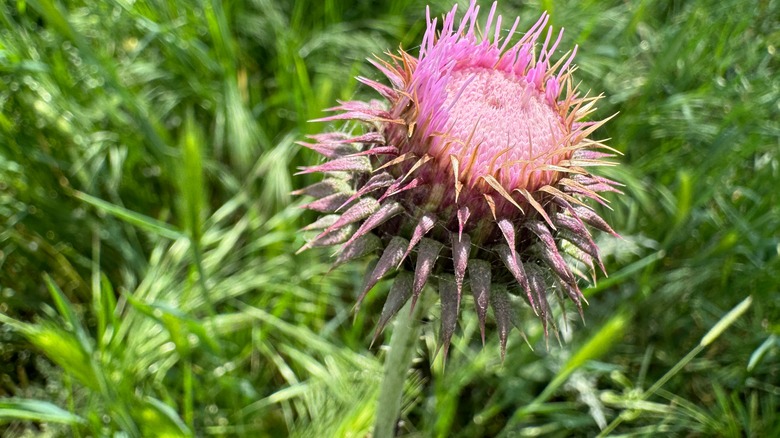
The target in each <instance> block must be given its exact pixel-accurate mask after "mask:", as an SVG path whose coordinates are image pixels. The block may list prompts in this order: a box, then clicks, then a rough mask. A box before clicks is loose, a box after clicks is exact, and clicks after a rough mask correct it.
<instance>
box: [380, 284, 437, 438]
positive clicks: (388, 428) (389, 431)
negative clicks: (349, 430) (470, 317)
mask: <svg viewBox="0 0 780 438" xmlns="http://www.w3.org/2000/svg"><path fill="white" fill-rule="evenodd" d="M423 298H424V297H423ZM425 301H426V300H425V299H421V300H419V301H418V302H417V305H416V306H415V307H414V311H413V312H410V311H409V306H410V305H411V304H410V303H411V300H410V301H407V303H406V304H405V305H404V307H403V308H402V309H401V310H400V311H399V312H398V315H397V316H396V320H395V328H394V329H393V337H392V338H391V339H390V351H389V352H388V353H387V356H386V357H385V372H384V376H383V377H382V386H381V387H380V389H379V399H378V401H377V409H376V420H375V423H374V435H373V436H374V438H391V437H394V436H395V427H396V424H397V422H398V417H399V416H400V414H401V401H402V397H403V393H404V386H405V383H406V375H407V373H408V372H409V367H410V365H411V362H412V357H413V355H414V348H415V345H417V337H418V333H419V331H420V323H419V321H420V315H421V314H422V311H423V308H424V307H426V306H425Z"/></svg>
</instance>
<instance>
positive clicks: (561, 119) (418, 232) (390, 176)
mask: <svg viewBox="0 0 780 438" xmlns="http://www.w3.org/2000/svg"><path fill="white" fill-rule="evenodd" d="M479 9H480V8H479V6H478V5H477V4H476V2H475V1H472V3H471V5H470V6H469V8H468V10H467V11H466V13H465V15H464V16H463V17H462V18H461V20H460V22H459V23H456V11H457V6H455V7H453V8H452V10H451V11H450V12H449V13H448V14H446V15H445V16H444V19H443V23H442V28H441V29H440V30H437V28H438V26H437V20H436V19H431V18H430V12H429V11H428V13H427V23H428V28H427V30H426V32H425V36H424V37H423V41H422V45H421V47H420V54H419V57H418V58H415V57H413V56H412V55H410V54H408V53H406V52H404V51H399V53H398V54H397V55H389V56H390V59H389V60H381V59H378V60H376V61H372V63H373V64H374V65H375V66H376V67H377V68H378V69H379V70H380V71H381V72H382V73H383V74H384V75H385V76H386V77H387V78H388V80H389V81H390V83H391V84H392V85H391V86H387V85H384V84H382V83H379V82H375V81H372V80H370V79H366V78H362V77H359V78H358V80H360V81H361V82H363V83H364V84H366V85H368V86H370V87H371V88H373V89H374V90H376V91H377V92H378V93H379V94H380V95H381V96H382V97H383V98H384V100H385V101H384V102H381V101H375V100H373V101H370V102H362V101H349V102H341V104H340V105H339V106H337V107H335V108H331V111H336V112H337V114H336V115H333V116H330V117H326V118H323V119H319V121H334V120H351V121H357V122H359V124H360V125H362V126H364V129H363V130H362V131H361V132H359V133H357V134H352V133H346V132H341V131H339V132H329V133H326V134H320V135H316V136H313V137H312V139H313V140H314V143H301V144H302V145H304V146H306V147H309V148H311V149H313V150H315V151H317V152H319V153H321V154H322V155H324V156H325V157H326V159H327V161H326V162H325V163H323V164H320V165H317V166H313V167H308V168H305V169H303V171H302V172H301V173H312V172H321V173H324V174H325V175H326V178H325V179H324V180H323V181H322V182H319V183H317V184H314V185H312V186H309V187H307V188H305V189H302V190H299V191H298V192H296V193H297V194H305V195H310V196H313V197H315V198H316V199H315V200H314V201H312V202H311V203H309V204H307V205H306V207H307V208H309V209H312V210H316V211H319V212H322V213H325V214H326V215H325V216H323V217H321V218H320V219H319V220H317V221H316V222H315V223H313V224H311V225H309V226H308V227H306V229H308V230H315V229H318V230H321V231H320V232H319V234H318V235H317V236H316V237H315V238H314V239H313V240H311V241H309V243H307V244H306V245H305V246H304V247H303V248H302V250H303V249H306V248H309V247H313V246H329V245H336V244H343V246H342V247H341V250H340V253H339V255H338V258H337V259H336V264H341V263H344V262H346V261H349V260H353V259H356V258H358V257H363V256H367V255H370V254H373V253H376V252H379V253H380V254H381V255H380V257H379V260H378V261H377V263H376V265H375V266H374V267H373V268H372V270H371V272H369V273H368V275H367V277H366V282H365V285H364V287H363V292H362V294H361V295H360V297H359V298H358V304H359V303H360V301H362V299H363V298H364V297H365V295H366V294H367V293H368V291H369V290H370V289H371V288H372V287H373V286H374V285H375V284H376V283H377V282H378V281H379V280H380V279H381V278H383V277H384V276H386V275H388V274H390V273H391V271H394V270H396V269H398V270H399V271H400V272H399V273H398V274H397V276H396V279H395V282H394V284H393V287H392V288H391V291H390V293H389V296H388V298H387V301H386V304H385V307H384V309H383V312H382V315H381V317H380V320H379V326H378V328H377V333H379V331H380V330H381V329H382V328H383V327H384V325H385V324H386V323H387V322H388V321H389V319H390V318H391V317H392V316H393V315H394V314H395V313H396V312H398V310H399V309H400V308H401V306H402V305H403V304H404V303H405V302H406V301H407V300H408V299H410V298H411V299H412V305H414V303H415V302H416V300H417V298H418V297H419V295H420V293H421V292H422V290H423V288H424V286H425V285H426V284H427V283H429V282H430V283H432V282H433V280H435V282H436V283H437V286H438V290H439V294H440V299H441V303H442V317H441V319H442V330H441V343H442V345H443V346H444V348H445V354H446V350H447V349H448V346H449V342H450V339H451V337H452V334H453V332H454V330H455V327H456V325H457V319H458V313H459V309H460V303H461V298H462V295H463V291H464V290H467V289H470V291H471V294H472V295H473V297H474V303H475V306H476V312H477V315H478V317H479V321H480V328H481V331H482V339H483V342H484V328H485V319H486V315H487V309H488V307H492V308H493V313H494V315H495V319H496V323H497V326H498V330H499V336H500V339H501V345H502V354H503V350H504V349H505V346H506V340H507V334H508V332H509V330H510V326H511V324H513V323H514V321H516V317H515V312H514V310H513V309H512V305H511V304H512V301H513V297H514V296H515V295H519V296H522V297H524V298H525V299H526V300H527V303H528V304H529V305H530V306H531V308H532V309H533V311H534V312H535V313H536V314H537V315H538V316H539V317H540V318H541V320H542V323H543V325H544V330H545V334H547V330H548V323H552V324H554V321H553V319H552V314H551V311H550V307H549V304H548V299H547V296H548V293H550V292H553V291H554V292H556V293H558V294H559V295H561V296H564V295H565V296H567V297H568V298H569V299H571V300H572V301H573V302H574V303H575V305H576V306H577V309H578V310H579V311H580V314H582V305H581V302H582V300H583V297H582V293H581V292H580V289H579V287H578V284H577V282H578V280H577V276H576V275H575V273H578V274H579V271H578V270H576V269H572V265H570V263H569V262H567V259H566V258H564V254H567V256H569V257H573V258H574V259H577V260H579V261H580V262H582V263H584V264H585V265H586V266H588V267H590V270H591V272H592V271H593V264H594V262H595V263H597V264H599V266H600V267H601V268H602V270H603V265H602V264H601V259H600V257H599V252H598V248H597V246H596V244H595V243H594V241H593V239H592V237H591V234H590V231H589V229H588V226H590V227H593V228H596V229H599V230H602V231H606V232H608V233H612V234H615V233H614V231H613V230H612V228H610V227H609V225H607V223H606V222H605V221H604V220H603V219H602V218H601V217H600V216H599V215H598V214H597V213H596V212H595V211H594V210H593V209H592V208H591V207H590V206H589V205H588V203H587V201H589V200H590V201H595V202H598V203H602V204H605V203H606V201H605V200H604V198H603V197H602V196H601V195H600V194H599V193H600V192H605V191H613V192H618V190H617V189H616V188H615V186H618V185H619V184H617V183H616V182H614V181H611V180H609V179H606V178H603V177H599V176H596V175H593V174H591V173H590V171H589V170H588V169H590V168H592V167H594V166H603V165H610V164H612V163H609V162H606V161H603V159H604V158H607V157H611V156H613V155H612V154H611V153H610V152H613V150H612V149H610V148H608V147H607V146H605V145H604V144H602V143H600V142H599V141H596V140H592V139H589V138H588V136H589V135H590V134H591V133H593V131H595V130H596V129H597V128H598V127H599V126H601V125H602V124H603V123H604V122H605V121H606V120H602V121H585V119H586V117H587V116H588V115H589V114H590V113H592V112H593V111H594V109H595V108H594V104H595V102H596V100H597V99H598V98H597V97H596V98H594V97H581V96H580V95H579V93H578V91H577V88H576V87H575V86H573V85H572V79H571V75H572V72H573V70H574V69H573V67H572V61H573V59H574V55H575V53H576V47H575V49H574V50H572V51H571V53H567V54H565V55H564V56H563V57H561V58H559V59H558V60H557V61H555V62H554V63H553V59H552V58H553V55H554V54H555V53H556V50H557V48H558V45H559V43H560V41H561V37H562V35H563V31H561V32H560V33H558V35H557V36H555V35H554V34H553V32H552V28H549V29H548V28H547V27H546V26H547V22H548V18H549V17H548V15H547V14H543V15H542V16H541V18H539V20H538V21H537V22H536V24H534V25H533V26H532V27H531V29H530V30H528V32H526V33H525V34H524V35H523V36H522V38H520V39H519V41H517V42H516V43H514V44H511V42H510V41H511V39H512V37H513V35H514V34H515V31H516V29H517V26H518V23H519V18H518V19H516V20H515V21H514V24H513V25H512V27H511V29H510V30H509V32H508V33H506V35H504V36H503V37H502V35H501V33H502V17H501V16H500V15H498V16H497V15H496V14H495V10H496V4H495V3H494V4H493V6H492V8H491V9H490V13H489V14H488V17H487V21H486V22H485V25H484V30H483V31H480V30H479V29H478V24H477V18H478V15H479ZM553 37H555V39H554V40H553ZM540 43H541V47H539V45H540ZM599 150H605V151H606V152H601V151H599ZM564 241H566V242H568V244H563V242H564ZM563 248H566V250H565V251H563ZM580 276H583V277H586V276H584V275H580ZM515 292H516V293H515Z"/></svg>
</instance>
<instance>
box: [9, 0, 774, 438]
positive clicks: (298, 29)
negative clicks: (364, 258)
mask: <svg viewBox="0 0 780 438" xmlns="http://www.w3.org/2000/svg"><path fill="white" fill-rule="evenodd" d="M375 3H377V2H369V1H359V0H349V1H347V0H344V1H336V0H326V1H322V2H314V1H312V2H308V1H292V0H291V1H289V2H278V1H271V0H247V1H242V2H221V1H208V0H200V1H190V2H185V1H181V0H136V1H134V2H131V1H126V0H110V1H93V0H80V1H79V0H27V1H24V0H13V1H7V2H4V3H2V4H0V397H2V398H0V434H2V436H20V435H21V436H23V435H25V434H26V435H27V436H34V435H48V436H60V435H66V436H67V435H73V436H104V435H113V434H114V433H117V432H119V431H123V432H125V433H126V434H127V436H148V435H150V434H154V435H163V434H168V435H170V436H181V435H184V436H187V435H190V436H211V435H214V436H237V435H238V436H241V435H243V436H258V435H260V436H286V435H293V436H301V437H306V436H365V434H366V433H368V432H369V431H370V428H371V426H372V424H373V418H374V413H375V409H376V406H375V403H376V398H377V396H378V393H379V384H380V380H381V375H382V368H381V364H382V361H383V359H384V349H383V347H376V346H375V347H374V348H373V349H372V350H369V343H370V341H371V337H372V335H373V330H374V325H375V324H376V322H377V320H378V316H379V314H380V313H381V308H382V307H381V306H382V302H383V299H382V298H383V296H384V294H385V293H386V292H387V285H385V284H380V286H379V287H377V288H376V290H375V291H373V292H372V293H371V294H369V296H368V298H367V299H366V301H365V302H364V304H363V305H362V307H361V311H360V312H359V313H358V314H357V315H353V313H352V306H353V303H354V298H355V296H356V295H357V293H358V292H359V291H358V288H359V285H360V283H361V280H362V272H363V271H364V266H362V265H361V264H359V263H358V264H352V265H348V266H343V267H340V268H339V269H337V270H334V271H332V272H330V271H329V264H328V263H329V255H330V253H329V252H328V251H307V252H304V253H302V254H300V255H294V252H295V251H296V250H297V249H298V248H299V247H300V246H301V245H302V244H303V237H302V236H301V235H300V234H299V233H298V232H297V230H298V229H299V228H300V227H301V226H302V225H304V224H305V223H307V222H308V221H309V220H310V219H311V217H310V216H309V213H304V212H303V211H302V210H301V209H299V208H298V205H300V204H301V203H302V202H303V201H302V200H300V199H294V198H292V197H290V195H289V192H290V191H292V190H294V189H295V188H298V187H302V186H304V185H306V184H307V183H311V182H314V181H315V178H316V176H299V177H293V176H292V175H293V173H294V172H295V171H296V169H297V167H298V166H303V165H307V164H311V163H313V162H315V161H316V160H317V157H316V156H315V155H314V154H312V153H310V151H307V150H300V149H299V147H298V146H296V145H295V141H297V140H300V139H302V138H303V137H304V136H305V135H306V134H311V133H314V132H317V131H318V130H321V129H322V128H323V127H322V126H321V125H320V124H313V123H308V122H307V120H309V119H313V118H316V117H319V116H321V114H322V110H323V109H324V108H327V107H329V106H332V105H333V104H334V103H335V101H336V100H337V99H347V98H350V97H353V96H356V95H357V96H365V97H372V94H371V93H370V92H369V91H370V90H366V87H360V86H358V83H357V81H356V80H354V79H353V78H354V76H357V75H365V76H368V77H371V78H377V79H378V78H379V74H378V73H377V72H375V71H374V70H373V69H372V67H371V66H370V64H368V62H366V60H365V59H366V58H368V57H370V56H371V55H372V54H381V53H382V52H384V51H386V50H394V49H395V48H396V47H398V45H399V44H401V45H402V46H403V47H404V48H405V49H408V50H410V51H411V52H412V53H415V52H416V46H417V45H418V44H419V41H420V38H421V34H422V31H423V30H424V28H423V26H424V20H423V18H424V13H425V11H424V4H423V3H419V2H414V1H411V0H404V1H397V2H386V4H384V3H383V5H382V6H377V5H376V4H375ZM430 3H431V11H432V14H433V15H441V14H442V13H443V12H445V11H446V10H449V8H450V7H451V4H449V3H448V2H444V1H441V0H436V1H431V2H430ZM520 3H521V2H515V1H508V0H506V1H502V2H501V4H500V5H499V9H500V11H501V12H502V13H504V14H505V15H510V16H515V15H520V16H521V19H522V22H523V24H524V25H527V24H530V23H532V22H533V20H534V19H535V18H536V17H538V14H539V13H540V12H541V11H542V10H544V9H547V10H549V11H550V12H551V13H552V21H553V24H554V25H555V26H556V27H558V26H563V27H565V28H566V35H565V37H564V42H563V43H562V45H563V46H571V45H573V44H578V45H579V46H580V49H579V52H578V58H577V64H578V71H577V77H578V79H579V80H581V81H582V85H581V87H582V88H583V89H586V90H587V89H591V90H593V92H594V93H600V92H603V93H604V95H605V96H606V97H605V98H604V99H603V100H602V101H601V104H600V109H599V111H598V113H597V116H599V117H607V116H609V115H611V114H613V113H618V115H617V117H616V118H615V119H614V120H613V121H611V122H610V123H609V124H607V125H606V126H605V127H604V128H603V129H602V130H601V131H600V132H599V133H598V134H599V135H600V136H601V137H604V138H607V137H609V138H611V140H610V141H609V144H610V145H611V146H613V147H615V148H617V149H619V150H620V151H622V152H623V153H624V154H625V155H624V156H623V157H621V159H620V161H621V165H620V166H618V167H615V168H611V169H610V170H609V172H610V175H609V176H612V177H613V178H614V179H617V180H619V181H623V182H625V183H626V187H625V190H624V191H625V192H626V194H625V196H613V197H611V201H612V207H613V210H611V211H609V210H604V211H603V213H604V215H605V216H606V217H607V218H608V219H609V221H610V223H612V224H614V225H615V228H616V230H617V231H618V232H619V233H620V234H621V236H622V237H623V238H622V239H614V238H608V237H600V240H599V244H600V245H601V247H602V249H603V251H604V254H605V256H606V264H607V270H608V272H609V273H610V276H609V278H602V279H600V281H599V284H598V285H597V286H595V287H592V288H590V289H588V290H585V294H586V296H587V297H588V300H589V302H590V305H589V306H588V307H587V308H586V309H585V316H586V325H585V326H583V324H582V323H580V322H578V321H576V320H574V319H572V323H571V324H569V327H571V330H570V331H565V332H564V333H563V334H562V335H561V344H563V345H559V344H558V343H557V342H556V340H555V338H552V339H551V342H550V345H549V348H546V347H545V340H544V337H543V335H542V333H541V327H540V324H539V323H538V322H537V321H536V320H535V319H534V318H533V317H531V315H527V313H528V312H527V311H524V313H522V316H523V317H524V319H523V320H522V321H521V325H522V327H523V329H524V331H525V335H526V336H527V338H528V343H529V344H530V346H532V347H533V350H532V349H531V348H529V345H527V344H526V342H525V341H524V340H523V339H522V337H521V336H520V334H519V333H518V332H517V331H515V332H512V334H511V336H510V342H509V346H508V351H507V356H506V359H505V360H504V361H503V362H502V361H501V359H500V355H499V347H498V342H497V340H496V336H489V339H491V340H490V341H489V342H488V344H487V346H485V347H484V349H483V348H482V346H481V342H480V340H479V335H478V325H477V318H476V315H474V314H473V310H471V309H472V306H471V305H469V304H466V305H464V306H463V308H464V311H463V313H464V315H463V317H462V323H461V326H460V327H459V329H458V331H457V332H456V337H455V339H454V340H453V346H452V348H451V353H450V357H449V358H448V360H447V366H446V368H445V367H443V366H442V363H441V358H436V360H434V357H433V354H434V352H435V343H436V339H437V336H436V335H437V333H436V329H435V328H434V327H438V323H437V319H438V310H437V309H436V308H434V309H432V310H431V312H430V314H429V315H427V316H426V318H425V319H424V321H423V336H422V338H421V341H420V343H419V344H418V349H417V352H416V358H417V359H416V360H415V362H414V367H413V369H412V370H411V373H410V377H409V380H408V381H407V386H406V391H405V398H404V409H403V415H404V421H403V424H402V426H401V427H400V433H401V434H402V435H404V436H421V437H422V436H469V437H474V436H497V435H500V436H525V435H538V434H545V435H551V436H571V435H582V436H593V435H597V434H598V433H599V432H600V430H602V429H603V428H605V427H607V426H608V425H610V424H611V426H609V427H614V429H610V433H611V434H613V435H630V436H635V435H642V436H645V435H646V436H654V435H680V436H690V435H693V436H713V435H715V436H735V437H736V436H773V435H778V434H780V420H778V417H777V415H776V412H777V410H778V406H779V405H780V385H778V377H777V376H778V373H779V372H780V367H778V363H780V361H778V355H780V306H779V305H778V303H780V195H778V190H777V184H778V181H780V125H779V124H778V120H780V74H778V73H779V72H780V58H779V57H780V54H779V53H778V52H779V51H780V20H778V18H777V17H780V2H778V1H776V0H774V1H772V0H769V1H767V0H759V1H756V2H747V3H746V2H740V1H737V0H726V1H706V0H700V1H690V2H675V1H661V0H640V1H636V2H624V1H609V2H601V1H582V2H552V1H542V2H531V3H530V4H523V5H521V4H520ZM523 3H525V2H523ZM521 27H522V26H521ZM747 297H752V304H750V305H748V307H741V308H738V309H739V310H740V311H741V313H739V314H736V316H735V314H731V316H728V317H727V314H728V312H729V311H730V310H731V309H733V308H735V307H736V306H738V305H739V303H742V302H743V301H744V300H745V299H746V298H747ZM570 316H573V315H570ZM719 322H720V325H719ZM724 322H729V323H730V324H731V325H730V326H729V327H728V328H725V329H723V330H721V329H722V328H723V323H724ZM713 327H716V330H717V336H709V337H707V338H706V342H705V341H704V340H703V338H705V335H707V334H708V333H712V332H710V330H711V329H713ZM489 329H490V330H491V331H494V330H495V327H489ZM390 333H391V330H388V332H387V334H386V335H385V336H384V339H383V341H384V343H385V344H387V343H388V341H389V336H390ZM380 341H382V339H380ZM380 341H378V343H381V342H380ZM670 371H671V372H670ZM661 383H662V385H661ZM350 434H351V435H350Z"/></svg>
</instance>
